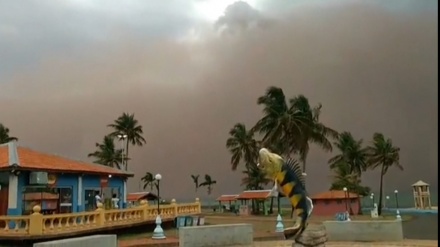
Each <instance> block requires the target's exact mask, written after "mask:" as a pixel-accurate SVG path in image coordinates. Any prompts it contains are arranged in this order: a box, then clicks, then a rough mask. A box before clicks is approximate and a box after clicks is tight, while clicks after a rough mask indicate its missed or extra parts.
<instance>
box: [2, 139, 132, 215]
mask: <svg viewBox="0 0 440 247" xmlns="http://www.w3.org/2000/svg"><path fill="white" fill-rule="evenodd" d="M132 176H133V174H132V173H129V172H125V171H122V170H119V169H115V168H112V167H107V166H103V165H98V164H92V163H87V162H83V161H78V160H74V159H69V158H65V157H61V156H58V155H53V154H47V153H43V152H39V151H36V150H33V149H29V148H25V147H20V146H17V143H16V142H9V143H6V144H1V145H0V186H1V188H0V215H6V214H7V215H23V214H28V213H30V211H31V209H32V207H33V206H34V205H36V204H39V205H41V207H42V212H43V213H73V212H82V211H89V210H94V209H95V208H96V200H95V195H96V193H97V192H99V194H100V196H101V197H102V199H103V202H104V204H105V205H106V204H109V205H108V206H111V203H108V202H110V200H111V197H113V195H116V197H118V198H120V200H119V206H118V208H123V207H125V204H126V201H127V200H126V198H127V189H126V187H127V185H126V180H127V178H128V177H132ZM49 204H50V206H47V205H49Z"/></svg>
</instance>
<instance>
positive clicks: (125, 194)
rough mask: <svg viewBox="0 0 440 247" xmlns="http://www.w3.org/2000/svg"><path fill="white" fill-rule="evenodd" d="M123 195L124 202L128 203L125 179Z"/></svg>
mask: <svg viewBox="0 0 440 247" xmlns="http://www.w3.org/2000/svg"><path fill="white" fill-rule="evenodd" d="M122 190H123V195H122V196H123V197H122V202H123V203H127V181H126V180H125V179H124V185H123V188H122Z"/></svg>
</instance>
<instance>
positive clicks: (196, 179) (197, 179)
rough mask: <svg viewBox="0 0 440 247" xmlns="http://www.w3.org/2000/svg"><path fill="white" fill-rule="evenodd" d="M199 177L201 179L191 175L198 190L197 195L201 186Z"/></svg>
mask: <svg viewBox="0 0 440 247" xmlns="http://www.w3.org/2000/svg"><path fill="white" fill-rule="evenodd" d="M199 177H200V175H191V178H192V180H193V182H194V186H195V189H196V193H197V190H198V189H199V187H200V185H199Z"/></svg>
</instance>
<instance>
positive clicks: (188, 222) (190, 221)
mask: <svg viewBox="0 0 440 247" xmlns="http://www.w3.org/2000/svg"><path fill="white" fill-rule="evenodd" d="M192 224H193V217H192V216H186V221H185V226H192Z"/></svg>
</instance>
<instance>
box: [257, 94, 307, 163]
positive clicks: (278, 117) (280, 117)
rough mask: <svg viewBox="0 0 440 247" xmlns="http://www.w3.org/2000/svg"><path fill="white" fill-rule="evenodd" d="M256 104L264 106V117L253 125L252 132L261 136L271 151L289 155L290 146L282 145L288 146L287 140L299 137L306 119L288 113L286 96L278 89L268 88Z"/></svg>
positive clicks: (293, 113)
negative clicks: (270, 147)
mask: <svg viewBox="0 0 440 247" xmlns="http://www.w3.org/2000/svg"><path fill="white" fill-rule="evenodd" d="M257 104H258V105H263V106H264V107H263V114H264V116H263V118H261V119H260V120H259V121H258V122H257V123H256V124H255V126H254V128H253V130H255V131H258V132H259V133H260V134H263V140H262V141H263V144H264V146H266V147H267V146H272V150H273V151H275V152H277V153H279V154H281V155H289V154H290V153H291V152H290V151H291V146H289V145H283V144H290V142H287V140H291V139H292V138H293V137H294V136H299V135H298V134H299V133H300V132H301V129H302V126H303V125H305V124H306V119H305V118H303V117H302V115H300V114H297V113H296V112H291V111H290V109H289V105H288V104H287V101H286V96H285V95H284V92H283V90H282V89H281V88H278V87H269V88H268V89H267V90H266V93H265V95H263V96H261V97H259V98H258V100H257ZM274 148H276V149H274Z"/></svg>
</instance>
